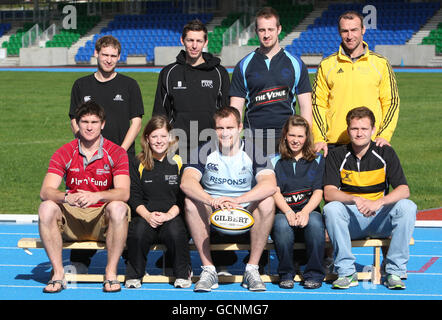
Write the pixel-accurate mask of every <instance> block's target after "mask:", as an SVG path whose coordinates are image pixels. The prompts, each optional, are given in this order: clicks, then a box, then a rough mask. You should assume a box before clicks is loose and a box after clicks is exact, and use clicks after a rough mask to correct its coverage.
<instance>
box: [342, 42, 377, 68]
mask: <svg viewBox="0 0 442 320" xmlns="http://www.w3.org/2000/svg"><path fill="white" fill-rule="evenodd" d="M362 43H363V46H364V53H363V54H362V55H361V56H359V57H358V58H357V59H356V60H355V61H352V59H351V58H350V57H349V56H348V55H347V54H346V53H345V51H344V48H343V47H342V44H341V45H340V46H339V51H338V58H339V59H340V60H344V61H348V62H352V63H353V62H356V61H358V60H360V59H367V58H368V54H369V52H370V50H369V48H368V44H367V43H366V42H365V41H362Z"/></svg>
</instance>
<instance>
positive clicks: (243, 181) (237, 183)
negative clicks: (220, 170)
mask: <svg viewBox="0 0 442 320" xmlns="http://www.w3.org/2000/svg"><path fill="white" fill-rule="evenodd" d="M209 181H210V182H213V183H216V184H227V185H229V186H241V185H243V184H246V183H247V179H227V178H219V177H214V176H211V177H210V179H209Z"/></svg>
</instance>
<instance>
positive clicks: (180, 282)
mask: <svg viewBox="0 0 442 320" xmlns="http://www.w3.org/2000/svg"><path fill="white" fill-rule="evenodd" d="M191 285H192V280H190V279H183V278H178V279H176V280H175V282H174V283H173V286H174V287H175V288H190V286H191Z"/></svg>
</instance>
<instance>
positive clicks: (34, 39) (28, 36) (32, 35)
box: [22, 24, 40, 48]
mask: <svg viewBox="0 0 442 320" xmlns="http://www.w3.org/2000/svg"><path fill="white" fill-rule="evenodd" d="M39 36H40V30H39V27H38V24H35V25H34V26H33V27H32V28H31V29H29V30H28V31H27V32H26V33H25V34H24V35H23V38H22V48H29V47H30V46H33V45H36V44H38V41H39Z"/></svg>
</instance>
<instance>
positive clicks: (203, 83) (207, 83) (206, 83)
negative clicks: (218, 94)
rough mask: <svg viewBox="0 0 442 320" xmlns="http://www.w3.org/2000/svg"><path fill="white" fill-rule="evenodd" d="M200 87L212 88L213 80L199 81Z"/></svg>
mask: <svg viewBox="0 0 442 320" xmlns="http://www.w3.org/2000/svg"><path fill="white" fill-rule="evenodd" d="M201 87H203V88H213V80H201Z"/></svg>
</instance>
